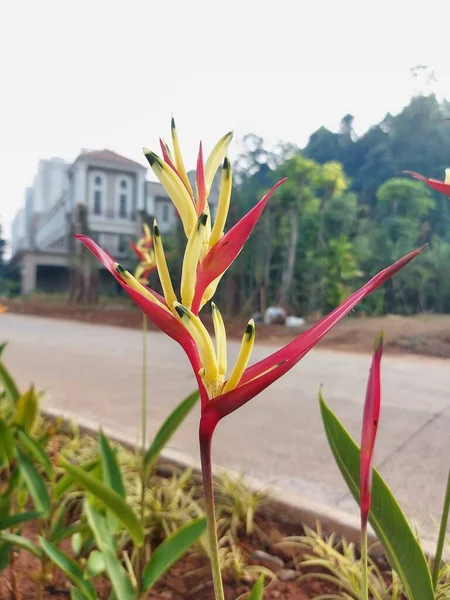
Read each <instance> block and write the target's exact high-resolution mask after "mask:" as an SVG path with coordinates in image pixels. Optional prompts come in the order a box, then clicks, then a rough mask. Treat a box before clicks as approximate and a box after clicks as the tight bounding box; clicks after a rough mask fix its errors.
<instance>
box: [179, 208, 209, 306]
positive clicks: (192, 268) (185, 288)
mask: <svg viewBox="0 0 450 600" xmlns="http://www.w3.org/2000/svg"><path fill="white" fill-rule="evenodd" d="M207 221H208V215H206V214H205V213H202V214H201V215H200V216H199V218H198V221H197V224H196V226H195V227H194V228H193V230H192V233H191V235H190V238H189V239H188V243H187V244H186V250H185V251H184V258H183V268H182V271H181V290H180V291H181V300H182V302H183V304H184V306H187V307H188V308H191V305H192V300H193V299H194V293H195V284H196V281H197V265H198V260H199V257H200V250H201V249H202V245H203V240H204V237H205V227H206V222H207Z"/></svg>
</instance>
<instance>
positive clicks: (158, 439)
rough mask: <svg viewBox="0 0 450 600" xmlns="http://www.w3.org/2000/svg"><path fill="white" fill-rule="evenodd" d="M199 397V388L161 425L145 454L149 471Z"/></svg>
mask: <svg viewBox="0 0 450 600" xmlns="http://www.w3.org/2000/svg"><path fill="white" fill-rule="evenodd" d="M199 397H200V394H199V392H198V390H196V391H195V392H192V394H190V395H189V396H188V397H187V398H185V399H184V400H183V401H182V402H180V404H179V405H178V406H177V407H176V408H175V410H174V411H173V412H172V413H171V414H170V415H169V416H168V417H167V419H166V420H165V421H164V423H163V424H162V425H161V427H160V429H159V431H158V433H157V434H156V435H155V438H154V440H153V442H152V443H151V445H150V447H149V449H148V450H147V452H146V453H145V456H144V468H145V470H146V471H147V472H148V471H149V470H150V469H151V468H152V466H153V465H154V464H155V462H156V460H157V459H158V456H159V455H160V454H161V451H162V449H163V448H164V446H165V445H166V444H167V442H168V441H169V440H170V438H171V437H172V436H173V434H174V433H175V431H176V430H177V429H178V427H179V426H180V425H181V423H182V422H183V421H184V419H185V418H186V417H187V415H188V414H189V412H190V411H191V410H192V408H193V407H194V406H195V404H196V403H197V401H198V399H199Z"/></svg>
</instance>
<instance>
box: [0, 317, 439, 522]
mask: <svg viewBox="0 0 450 600" xmlns="http://www.w3.org/2000/svg"><path fill="white" fill-rule="evenodd" d="M3 339H7V340H9V341H10V344H9V346H8V349H7V351H6V353H5V361H6V363H7V365H8V366H9V368H10V369H11V371H12V372H13V373H14V374H15V376H16V377H17V378H18V380H19V382H20V384H21V385H22V386H26V385H28V384H29V383H31V382H35V383H36V384H37V386H38V387H40V388H42V389H45V391H46V393H45V401H44V406H47V407H51V408H55V409H58V410H60V411H64V412H65V413H66V414H68V415H71V416H77V415H81V416H83V417H84V418H89V419H91V420H93V421H95V422H98V423H99V424H100V423H101V424H103V425H104V426H105V427H109V428H112V429H113V430H115V431H119V432H120V433H121V434H124V435H127V436H129V437H130V438H131V439H132V440H133V439H137V436H138V431H139V427H140V425H139V422H140V382H141V365H140V360H141V359H140V351H141V335H140V332H138V331H130V330H126V329H120V328H116V327H109V326H101V325H89V324H84V323H76V322H71V321H59V320H51V319H45V318H38V317H30V316H19V315H12V314H5V315H3V316H2V317H1V318H0V341H2V340H3ZM237 349H238V346H237V344H236V343H233V342H232V343H231V344H230V351H231V354H232V355H233V358H234V356H235V355H236V354H237ZM271 351H273V347H272V348H271V347H267V346H264V345H260V346H256V347H255V352H254V354H255V359H256V358H258V359H259V358H262V357H264V356H265V355H267V354H268V353H269V352H271ZM369 362H370V357H369V356H364V355H358V354H348V353H339V352H330V351H320V350H314V351H312V352H311V353H310V354H309V355H307V356H306V357H305V358H304V359H303V361H302V362H301V363H300V364H299V365H297V367H296V368H295V369H293V371H291V372H290V373H288V374H287V375H286V376H285V377H284V378H283V379H282V380H280V381H278V382H277V383H276V384H274V385H273V386H272V387H271V388H269V389H268V390H266V391H265V392H264V393H263V394H261V395H260V396H259V397H257V398H255V399H253V400H252V401H251V402H250V403H249V404H247V405H246V406H245V407H243V408H242V409H240V410H239V411H237V412H236V413H234V414H232V415H230V416H229V417H228V418H227V419H225V420H224V421H223V422H222V423H221V424H220V426H219V428H218V430H217V432H216V436H215V443H214V456H213V460H214V462H215V463H216V464H217V465H222V466H224V467H228V468H230V469H235V470H243V471H244V472H246V473H248V474H249V475H253V476H254V477H257V478H259V479H261V480H263V481H265V482H272V483H276V484H278V485H280V486H281V487H284V488H286V489H290V490H293V491H297V492H301V493H302V494H303V495H306V496H307V497H310V498H311V499H314V500H317V501H321V502H326V503H328V504H330V505H331V506H334V507H338V508H342V509H344V510H346V511H349V512H352V513H355V512H356V510H355V504H354V502H353V500H351V498H349V496H348V494H347V490H346V487H345V484H344V483H343V481H342V479H341V477H340V474H339V473H338V471H337V468H336V466H335V464H334V461H333V458H332V457H331V454H330V451H329V449H328V446H327V443H326V441H325V437H324V433H323V429H322V424H321V421H320V415H319V409H318V403H317V390H318V387H319V385H320V384H321V383H322V384H323V385H324V394H325V397H326V399H327V401H328V402H329V404H330V405H331V406H332V408H333V409H334V410H335V411H336V413H337V414H338V415H339V417H340V418H341V419H342V420H343V422H344V423H345V425H346V426H347V427H348V428H349V430H350V432H351V433H352V434H353V435H355V436H356V437H359V428H360V422H361V415H362V404H363V400H364V392H365V385H366V379H367V374H368V368H369ZM449 366H450V363H449V362H448V361H443V360H434V359H426V358H417V357H397V356H395V357H385V358H384V365H383V408H382V419H381V424H380V433H379V439H378V443H377V454H376V465H377V466H379V468H380V469H381V472H382V473H383V475H384V476H385V477H386V479H387V480H388V482H389V483H390V485H391V487H392V488H393V490H394V492H395V493H396V494H397V497H398V499H399V501H400V503H401V505H402V506H403V507H404V508H405V509H406V510H407V512H408V513H409V514H410V515H411V516H412V517H413V518H414V519H415V520H416V521H417V522H418V524H419V525H420V527H421V529H422V530H423V531H426V533H427V534H431V533H432V532H433V531H434V530H435V519H436V518H437V517H438V515H439V509H440V505H441V502H442V498H443V494H444V481H445V478H446V474H447V470H448V468H449V463H450V435H449V431H450V370H449ZM149 382H150V383H149V404H150V409H149V415H150V416H149V430H150V433H152V432H154V431H155V430H156V429H157V427H158V426H159V424H160V423H161V421H162V420H163V419H164V417H165V416H166V415H167V414H168V412H169V411H170V410H171V409H172V408H173V407H174V406H175V405H176V403H177V402H178V401H179V400H180V399H181V398H182V397H183V396H184V395H185V394H187V393H188V392H190V391H192V389H193V387H194V379H193V376H192V373H191V371H190V367H189V365H188V362H187V359H186V358H185V356H184V354H183V353H182V351H181V350H180V349H179V348H178V346H177V345H176V344H175V343H174V342H173V341H172V340H170V339H169V338H167V337H165V336H164V335H162V334H159V333H153V332H152V333H151V334H150V335H149ZM196 418H197V415H196V414H192V415H190V417H189V419H188V420H187V422H186V423H185V425H184V427H183V428H182V429H181V430H180V431H179V432H178V433H177V435H176V436H175V437H174V439H173V441H172V443H171V447H172V448H173V449H177V450H179V451H182V452H185V453H187V454H188V455H190V456H192V457H195V458H196V459H197V458H198V447H197V421H196Z"/></svg>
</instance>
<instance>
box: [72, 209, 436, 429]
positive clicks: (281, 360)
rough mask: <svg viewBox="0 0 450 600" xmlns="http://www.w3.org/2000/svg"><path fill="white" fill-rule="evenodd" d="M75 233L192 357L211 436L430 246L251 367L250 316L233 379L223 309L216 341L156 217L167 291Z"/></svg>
mask: <svg viewBox="0 0 450 600" xmlns="http://www.w3.org/2000/svg"><path fill="white" fill-rule="evenodd" d="M238 225H239V224H238ZM204 227H205V215H204V214H202V215H200V217H199V218H198V219H197V224H196V226H195V228H194V231H193V232H192V235H191V237H190V239H189V241H188V244H187V252H186V255H185V260H184V262H183V273H182V281H183V278H184V279H185V280H188V279H189V275H188V273H187V272H188V271H189V270H190V269H191V265H190V264H189V263H190V261H189V260H188V259H187V256H188V254H192V256H193V257H194V258H193V260H194V262H195V257H196V256H197V254H198V238H199V237H201V236H202V234H203V231H204V229H203V228H204ZM229 233H230V232H229ZM227 235H228V234H227ZM75 237H77V238H78V239H79V240H80V241H81V242H82V243H83V244H84V245H85V246H86V247H87V248H88V249H89V250H90V251H91V252H92V253H93V254H94V255H95V256H96V257H97V258H98V259H99V260H100V261H101V263H102V264H103V265H104V266H105V267H106V268H107V269H108V270H109V271H110V273H111V274H112V275H113V276H114V277H115V278H116V280H117V281H118V282H119V283H120V285H121V286H122V287H123V288H124V290H125V291H126V293H127V294H128V295H129V296H131V297H132V298H133V300H134V301H135V302H136V304H138V306H139V307H140V308H141V309H142V310H143V311H144V312H145V314H146V315H147V316H148V317H149V318H150V319H151V320H152V321H153V322H154V323H155V325H156V326H157V327H159V328H160V329H161V330H162V331H164V332H165V333H167V335H169V336H170V337H172V338H173V339H174V340H175V341H177V342H178V343H179V344H180V345H181V346H182V347H183V349H184V350H185V352H186V354H187V356H188V358H189V360H190V362H191V365H192V368H193V371H194V374H195V376H196V378H197V383H198V386H199V390H200V395H201V406H202V423H201V431H202V432H203V434H204V435H208V436H212V433H213V431H214V429H215V427H216V425H217V423H218V422H219V420H220V419H222V418H223V417H225V416H226V415H228V414H230V413H232V412H233V411H235V410H236V409H238V408H239V407H241V406H243V405H244V404H246V403H247V402H248V401H249V400H251V399H252V398H254V397H255V396H257V395H258V394H259V393H260V392H262V391H263V390H264V389H265V388H267V387H268V386H269V385H271V384H272V383H274V382H275V381H276V380H277V379H279V378H280V377H281V376H282V375H284V374H285V373H286V372H287V371H289V370H290V369H292V367H294V366H295V365H296V364H297V362H298V361H299V360H300V359H301V358H303V356H305V354H307V353H308V352H309V351H310V350H311V349H312V348H313V347H314V346H315V345H316V344H317V342H319V341H320V340H321V339H322V337H323V336H324V335H325V334H326V333H327V332H328V331H329V330H330V329H331V328H332V327H333V326H334V325H336V324H337V323H338V322H339V321H340V320H341V319H342V318H343V317H345V316H346V315H347V314H348V313H349V312H351V310H352V309H353V308H354V307H355V306H356V304H358V302H360V301H361V300H362V299H363V298H365V297H366V296H367V295H368V294H370V293H371V292H372V291H373V290H375V289H376V288H378V287H379V286H380V285H382V284H383V283H384V282H385V281H386V280H387V279H389V278H390V277H392V276H393V275H394V274H395V273H397V271H399V270H400V269H401V268H403V267H404V266H405V265H406V264H408V263H409V262H410V261H411V260H412V259H413V258H415V257H416V256H417V255H418V254H419V253H420V252H421V251H422V250H423V248H424V247H422V248H419V249H418V250H414V251H413V252H410V253H409V254H407V255H406V256H404V257H403V258H401V259H399V260H398V261H397V262H395V263H394V264H392V265H391V266H389V267H387V268H385V269H383V270H382V271H380V273H378V274H377V275H375V276H374V277H373V278H372V279H371V280H370V281H368V282H367V283H366V284H365V285H364V286H363V287H361V288H360V289H359V290H357V291H356V292H354V293H353V294H351V295H350V296H349V297H348V298H347V299H346V300H344V302H342V304H340V305H339V306H338V307H337V308H335V309H334V310H333V311H332V312H331V313H330V314H328V315H327V316H325V317H324V318H322V319H321V320H320V321H319V322H317V323H316V324H315V325H313V326H312V327H311V328H310V329H309V330H308V331H306V332H304V333H302V334H301V335H299V336H298V337H297V338H296V339H295V340H293V341H292V342H290V343H289V344H287V345H286V346H285V347H284V348H281V349H280V350H277V351H276V352H274V353H273V354H271V355H270V356H268V357H267V358H265V359H263V360H261V361H259V362H257V363H255V364H253V365H252V366H250V367H248V362H249V359H250V354H251V349H252V347H253V343H254V338H255V326H254V323H253V321H249V323H248V326H247V329H246V331H245V333H244V336H243V339H242V343H241V349H240V352H239V356H238V359H237V361H236V364H235V366H234V367H233V369H232V371H231V374H230V376H229V377H228V379H227V378H226V371H227V352H226V332H225V326H224V324H223V320H222V317H221V315H220V312H219V310H218V308H217V307H216V306H215V305H213V308H212V311H213V324H214V330H215V344H214V343H213V340H212V338H211V336H210V334H209V333H208V331H207V329H206V327H205V326H204V325H203V323H202V322H201V320H200V318H199V317H198V316H197V315H196V314H195V313H194V312H193V311H192V310H191V309H190V308H189V306H187V304H189V299H190V297H191V295H192V287H190V286H189V285H187V286H186V287H185V288H184V289H183V291H182V294H184V295H185V300H186V304H185V303H184V301H183V296H182V298H181V299H182V302H179V301H178V299H177V295H176V293H175V291H174V289H173V286H172V282H171V278H170V274H169V271H168V268H167V262H166V260H165V255H164V248H163V245H162V239H161V236H160V233H159V229H158V226H157V224H156V223H155V226H154V247H155V256H156V263H157V267H158V273H159V276H160V280H161V285H162V288H163V292H164V297H163V296H160V295H159V294H157V293H156V292H155V291H153V290H151V289H150V288H148V287H146V286H145V285H143V284H141V283H139V282H138V281H137V280H136V279H135V278H134V277H133V276H132V275H131V273H129V272H128V271H126V270H125V269H123V267H121V266H120V265H119V264H118V263H115V262H114V260H113V259H112V258H111V257H110V256H109V255H108V254H107V253H106V252H104V251H103V250H102V249H101V248H99V246H97V244H96V243H95V242H94V241H93V240H91V239H90V238H88V237H86V236H84V235H76V236H75Z"/></svg>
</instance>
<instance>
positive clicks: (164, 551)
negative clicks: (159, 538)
mask: <svg viewBox="0 0 450 600" xmlns="http://www.w3.org/2000/svg"><path fill="white" fill-rule="evenodd" d="M205 529H206V519H205V518H204V517H201V518H198V519H194V520H192V521H190V522H189V523H187V524H186V525H183V527H181V528H180V529H178V530H177V531H175V533H172V534H171V535H169V537H167V538H166V539H165V540H164V542H162V544H160V545H159V546H158V547H157V548H156V550H155V551H154V553H153V554H152V557H151V558H150V560H149V562H148V563H147V564H146V566H145V568H144V573H143V575H142V587H143V589H144V590H149V589H150V588H151V587H152V586H153V585H154V584H155V583H156V582H157V581H158V579H159V578H160V577H161V576H162V575H164V573H165V572H166V571H167V570H168V569H170V567H171V566H172V565H173V564H174V563H175V562H176V561H177V560H178V559H179V558H180V557H181V556H182V555H183V554H184V553H185V552H186V550H188V549H189V548H190V547H191V546H192V544H193V543H194V542H195V541H196V540H197V539H198V538H199V537H200V535H201V534H202V533H203V532H204V531H205Z"/></svg>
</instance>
